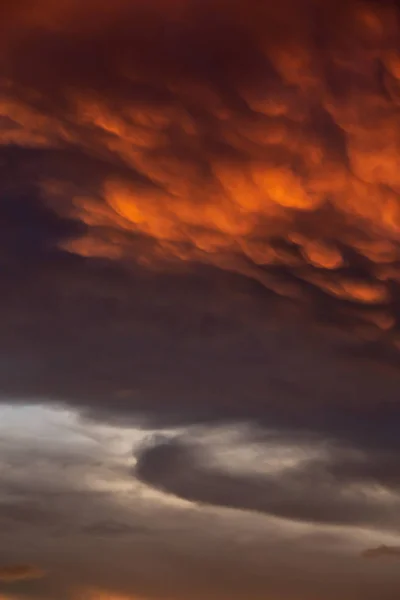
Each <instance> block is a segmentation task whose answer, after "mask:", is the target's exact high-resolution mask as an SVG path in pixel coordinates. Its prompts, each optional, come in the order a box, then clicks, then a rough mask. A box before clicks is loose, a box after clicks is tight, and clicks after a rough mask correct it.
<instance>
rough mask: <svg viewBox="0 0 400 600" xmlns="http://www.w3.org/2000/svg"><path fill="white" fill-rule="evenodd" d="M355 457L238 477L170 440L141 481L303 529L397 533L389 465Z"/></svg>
mask: <svg viewBox="0 0 400 600" xmlns="http://www.w3.org/2000/svg"><path fill="white" fill-rule="evenodd" d="M353 454H355V456H352V452H351V451H348V452H343V456H342V457H340V451H338V449H334V450H333V453H332V454H331V455H328V456H327V457H324V458H321V459H312V458H311V459H308V460H307V459H303V460H301V461H300V463H299V464H296V461H295V463H294V464H293V465H291V466H285V463H283V465H281V466H280V467H279V468H278V470H273V471H272V472H270V473H268V471H267V472H264V473H259V472H257V473H251V472H249V471H247V472H246V471H243V472H239V473H237V472H234V471H227V470H225V471H224V470H223V469H221V467H218V466H215V465H214V466H213V464H212V463H211V464H208V462H207V458H206V456H204V454H202V452H201V450H200V449H199V448H196V446H191V445H190V444H187V443H184V442H181V441H179V440H169V439H166V440H161V441H156V442H155V443H154V444H152V445H150V446H149V447H145V448H144V449H143V450H142V452H141V453H140V454H139V457H138V462H137V466H136V468H135V474H136V476H137V477H138V478H139V479H140V480H141V481H143V482H145V483H147V484H149V485H151V486H153V487H155V488H157V489H159V490H162V491H164V492H167V493H170V494H174V495H175V496H178V497H180V498H183V499H185V500H189V501H194V502H199V503H204V504H210V505H215V506H223V507H227V508H236V509H241V510H250V511H257V512H261V513H265V514H268V515H274V516H279V517H283V518H288V519H294V520H299V521H307V522H316V523H318V522H321V523H333V524H341V525H346V524H347V525H349V524H352V525H364V526H366V525H368V526H372V527H379V528H389V529H390V530H392V531H394V530H395V528H396V522H397V517H396V515H397V514H398V511H399V508H400V506H399V498H398V495H397V494H396V492H397V491H398V488H397V486H396V485H395V486H394V487H393V481H392V480H391V477H390V471H389V475H388V476H387V477H385V466H384V463H385V460H384V459H383V460H382V464H381V465H380V467H381V468H377V469H375V468H374V466H373V465H369V458H370V457H369V456H364V457H361V458H360V457H359V456H357V454H358V453H354V452H353ZM298 455H299V456H301V446H300V447H299V448H298ZM373 458H374V459H375V463H378V462H379V458H376V457H373ZM397 464H398V461H397ZM377 486H380V488H381V490H386V494H383V493H380V492H379V488H378V490H377Z"/></svg>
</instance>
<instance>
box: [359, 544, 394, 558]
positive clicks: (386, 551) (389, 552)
mask: <svg viewBox="0 0 400 600" xmlns="http://www.w3.org/2000/svg"><path fill="white" fill-rule="evenodd" d="M362 556H364V557H365V558H382V557H383V558H400V548H397V547H391V546H378V547H377V548H370V549H369V550H365V552H363V554H362Z"/></svg>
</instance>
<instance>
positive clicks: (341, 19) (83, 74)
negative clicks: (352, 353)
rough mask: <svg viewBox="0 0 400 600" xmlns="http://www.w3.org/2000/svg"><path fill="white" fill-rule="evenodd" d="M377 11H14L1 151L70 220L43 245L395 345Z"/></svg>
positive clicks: (391, 53) (386, 99) (22, 7)
mask: <svg viewBox="0 0 400 600" xmlns="http://www.w3.org/2000/svg"><path fill="white" fill-rule="evenodd" d="M300 7H301V8H300ZM394 10H395V9H394V5H392V4H391V3H390V2H385V3H383V4H382V6H381V7H378V6H376V5H371V4H370V3H367V2H362V3H355V2H354V3H344V2H340V9H339V10H338V9H337V7H336V5H334V4H333V3H331V2H328V3H326V5H325V8H324V10H322V9H318V10H314V3H313V2H311V1H310V2H309V1H307V2H303V3H301V2H297V1H295V0H287V1H286V2H285V3H284V6H279V7H274V6H271V5H266V6H263V7H260V5H259V3H258V2H256V1H255V0H252V1H251V2H247V3H241V2H238V3H236V4H235V7H232V6H230V5H229V6H228V4H227V3H226V2H225V0H220V1H218V2H216V3H213V4H212V5H211V4H210V3H209V2H204V3H202V4H200V3H199V2H197V1H196V0H186V1H185V2H175V3H174V4H173V8H171V7H170V6H168V10H167V8H166V4H165V2H163V1H154V2H152V3H150V4H149V3H145V2H143V1H136V2H134V3H132V2H126V1H122V0H121V1H120V2H118V3H117V4H116V5H115V6H113V7H112V8H110V7H109V6H107V5H106V4H105V3H104V2H90V3H86V4H85V6H82V5H80V4H79V3H77V2H75V1H73V0H68V1H64V2H63V3H62V4H61V5H60V6H59V7H58V8H57V9H54V8H49V6H48V3H47V2H45V1H42V2H40V3H39V4H38V9H37V11H35V14H32V12H31V11H29V9H28V8H27V5H26V4H25V3H24V2H21V3H19V7H18V9H16V10H12V11H11V10H10V11H7V12H6V14H5V19H4V23H7V26H5V25H3V26H4V27H5V30H4V38H3V40H2V45H3V52H4V61H3V62H4V81H3V86H2V89H3V100H2V106H3V109H2V110H3V113H4V123H3V129H4V142H3V146H4V147H5V148H6V150H7V149H11V150H12V151H13V152H14V154H17V155H18V153H19V154H20V157H19V158H18V157H17V158H15V159H14V164H17V165H18V166H17V168H18V169H22V170H23V172H24V176H25V177H24V179H23V181H24V182H26V183H30V184H31V185H34V186H36V188H39V189H40V193H41V197H42V198H43V201H44V203H45V205H46V206H47V207H48V209H49V210H51V211H54V212H55V213H56V214H57V215H58V216H59V218H60V217H61V218H64V219H68V220H75V221H76V222H77V223H78V224H79V223H80V227H81V228H80V229H79V228H76V229H75V231H74V234H73V235H70V236H67V239H65V236H63V235H60V236H59V239H58V245H59V246H61V247H63V248H66V249H68V251H70V252H74V253H77V254H79V255H82V256H85V257H86V258H92V259H93V258H98V257H106V258H108V259H110V260H114V261H117V262H118V263H120V262H121V261H122V262H124V263H128V264H129V263H130V264H133V263H137V262H139V263H140V264H144V265H146V266H147V267H150V266H151V267H152V268H154V267H155V266H156V267H157V268H161V269H171V268H172V269H176V268H181V267H182V266H185V267H188V268H190V266H191V265H193V264H194V263H200V264H207V265H212V266H213V267H215V268H217V269H218V270H222V271H228V272H233V273H236V274H238V275H240V276H241V277H244V278H246V279H248V278H250V279H252V280H254V281H256V282H257V283H258V284H259V285H260V286H262V287H264V288H266V289H268V290H270V291H272V292H273V293H274V294H277V295H278V296H284V297H288V298H292V299H293V298H294V299H295V300H296V301H297V302H299V301H301V302H304V303H305V306H306V307H308V306H311V307H312V310H313V311H314V312H318V313H319V314H320V315H321V314H322V312H321V311H320V310H319V307H320V305H321V304H322V305H325V306H326V307H327V308H326V309H325V312H328V313H330V314H333V315H335V316H336V318H337V319H338V322H341V323H342V325H343V326H347V323H348V322H350V323H351V324H352V328H353V329H355V330H357V331H358V332H359V333H361V334H363V335H364V334H366V332H368V335H375V336H376V335H377V336H378V337H383V338H390V341H391V342H393V341H396V339H397V337H396V335H397V334H396V318H397V315H396V302H395V294H394V295H393V289H392V288H393V287H394V286H396V285H397V284H396V277H397V275H396V273H397V270H396V269H397V267H396V265H397V262H398V258H399V249H398V246H397V241H396V239H397V237H396V236H397V233H398V214H397V213H398V197H397V191H396V190H397V188H398V184H399V182H398V178H397V174H396V173H397V172H396V169H395V168H394V167H393V165H394V164H395V156H396V150H395V148H396V147H397V146H396V144H397V142H398V140H397V138H396V134H395V133H394V132H395V131H397V129H396V127H395V126H393V124H394V123H395V122H396V118H397V117H396V115H397V112H396V110H397V108H396V107H397V95H396V89H397V87H396V86H397V83H396V82H397V76H398V73H397V70H396V65H397V61H398V57H397V54H396V48H395V46H394V44H393V42H392V40H393V39H396V36H395V33H394V31H395V25H394V23H395V19H394V18H393V14H394V13H393V11H394ZM210 11H212V14H213V17H214V18H213V19H212V20H210V19H209V13H210ZM94 15H95V18H93V17H94ZM78 23H79V25H78ZM94 23H95V24H94ZM343 28H344V29H345V30H346V32H347V37H346V39H348V40H349V41H348V42H347V45H346V44H344V42H343V38H342V33H341V32H342V30H343ZM314 30H317V31H319V36H317V38H315V36H314V35H313V31H314ZM13 31H14V32H18V33H15V34H13V33H12V32H13ZM143 32H146V34H144V33H143ZM221 32H223V35H222V34H221ZM204 39H207V40H208V43H207V46H205V45H204ZM322 40H324V42H322ZM28 56H29V68H28V67H27V63H26V60H27V57H28ZM294 56H296V59H294ZM317 56H319V57H320V58H319V59H317V58H316V57H317ZM99 57H100V59H99ZM101 57H102V58H101ZM377 63H379V65H380V66H381V69H382V73H383V75H382V78H379V77H378V76H377V74H376V68H375V65H376V64H377ZM100 64H101V65H102V68H101V69H100V68H99V65H100ZM60 65H62V66H61V67H60ZM50 81H51V82H52V83H51V89H50V87H49V82H50ZM383 132H389V133H388V134H386V133H385V134H383ZM389 134H390V135H389ZM382 136H383V137H382ZM27 163H28V164H27ZM34 164H35V165H37V167H38V168H33V165H34ZM95 165H97V168H96V167H95ZM26 176H27V177H26ZM10 177H16V174H15V171H11V175H10V174H9V175H8V179H10ZM7 191H8V190H7V189H6V190H5V193H7ZM306 310H307V308H306Z"/></svg>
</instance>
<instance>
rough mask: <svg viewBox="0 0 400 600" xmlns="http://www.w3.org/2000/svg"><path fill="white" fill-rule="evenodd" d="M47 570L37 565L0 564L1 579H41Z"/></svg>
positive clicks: (10, 580)
mask: <svg viewBox="0 0 400 600" xmlns="http://www.w3.org/2000/svg"><path fill="white" fill-rule="evenodd" d="M44 575H45V571H43V570H42V569H40V568H39V567H36V566H35V565H6V566H2V567H1V566H0V581H6V582H13V581H20V580H23V579H40V578H41V577H44Z"/></svg>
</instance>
